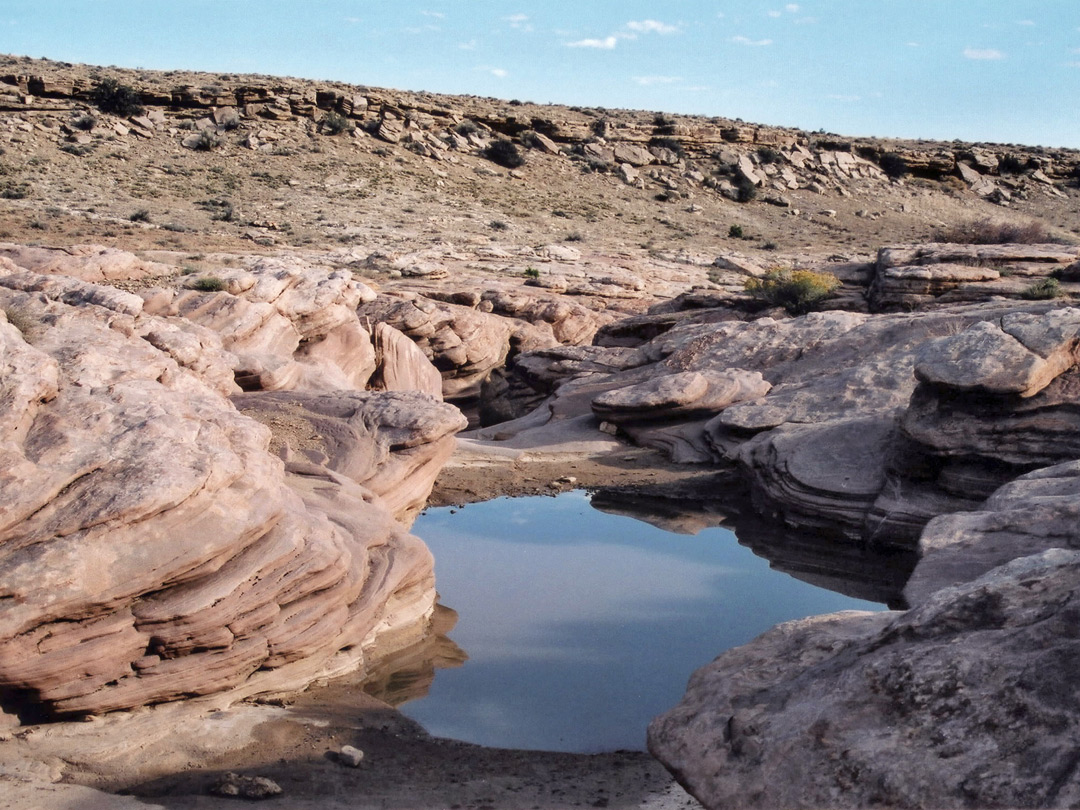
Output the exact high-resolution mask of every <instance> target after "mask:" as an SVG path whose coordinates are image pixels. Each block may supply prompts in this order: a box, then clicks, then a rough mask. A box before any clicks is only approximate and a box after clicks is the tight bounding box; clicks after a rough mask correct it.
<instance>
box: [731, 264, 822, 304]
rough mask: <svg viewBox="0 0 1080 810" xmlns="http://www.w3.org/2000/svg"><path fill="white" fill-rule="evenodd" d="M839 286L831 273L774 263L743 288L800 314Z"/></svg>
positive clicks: (764, 299)
mask: <svg viewBox="0 0 1080 810" xmlns="http://www.w3.org/2000/svg"><path fill="white" fill-rule="evenodd" d="M839 286H840V280H839V279H837V277H836V276H834V275H832V274H831V273H815V272H814V271H813V270H791V269H788V268H785V267H774V268H773V269H771V270H769V271H767V272H766V273H765V275H764V276H762V277H761V278H752V279H748V280H747V282H746V284H745V285H744V288H745V289H746V291H747V292H748V293H750V295H751V296H752V297H753V298H756V299H757V300H759V301H764V302H766V303H768V304H772V305H773V306H778V307H783V308H784V309H786V310H787V311H788V312H790V313H791V314H792V315H802V314H804V313H807V312H810V311H811V310H813V309H815V308H816V306H817V304H818V303H820V302H821V301H822V300H824V299H825V298H827V297H828V296H829V295H830V294H831V293H832V292H833V290H835V289H836V288H837V287H839Z"/></svg>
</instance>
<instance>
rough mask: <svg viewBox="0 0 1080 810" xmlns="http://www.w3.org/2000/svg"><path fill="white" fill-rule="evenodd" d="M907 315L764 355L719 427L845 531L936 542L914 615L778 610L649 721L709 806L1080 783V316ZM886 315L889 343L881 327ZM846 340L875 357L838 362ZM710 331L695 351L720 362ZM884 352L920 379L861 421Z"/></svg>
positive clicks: (1010, 798)
mask: <svg viewBox="0 0 1080 810" xmlns="http://www.w3.org/2000/svg"><path fill="white" fill-rule="evenodd" d="M971 315H978V316H979V317H980V319H979V320H977V321H976V322H974V323H972V324H971V325H970V326H966V327H965V326H964V320H965V318H967V317H970V316H971ZM935 317H944V318H958V320H953V321H951V323H950V322H949V321H947V320H935ZM898 324H899V322H898V321H897V320H896V316H884V317H883V316H875V317H873V318H871V319H869V320H866V321H863V322H861V323H858V324H856V325H854V326H853V327H852V328H850V329H849V330H846V331H844V332H842V333H840V334H839V335H838V336H834V337H831V338H830V339H828V340H825V341H823V342H822V343H820V344H818V345H817V346H814V347H813V348H812V349H811V350H808V351H806V352H805V353H803V354H801V355H799V356H797V357H794V358H792V359H791V360H790V361H788V365H787V366H786V367H785V366H784V365H783V364H778V365H777V366H775V367H773V368H772V369H769V368H766V369H765V370H764V371H763V373H764V375H765V377H766V379H769V378H770V377H772V378H773V379H774V380H775V383H774V386H773V389H772V390H771V391H770V392H769V393H768V394H767V395H765V396H764V397H763V398H762V399H760V400H758V401H755V402H751V403H744V404H735V405H731V406H729V407H728V408H727V409H726V410H724V411H723V412H721V413H720V415H719V416H717V417H716V418H715V420H714V422H713V423H711V428H710V429H712V430H714V431H716V430H717V429H719V431H720V432H718V433H714V434H713V435H714V437H715V444H716V446H718V447H719V446H734V447H735V453H734V457H735V458H737V460H738V461H739V463H740V465H741V466H742V467H743V468H744V469H745V470H746V471H747V472H748V473H749V474H750V476H751V481H752V483H753V484H754V486H755V488H756V490H757V493H758V495H759V496H760V497H762V498H763V503H762V506H763V507H764V508H766V509H772V510H774V511H775V512H776V513H777V516H778V517H781V518H783V519H784V520H785V521H786V522H788V523H790V524H795V525H799V526H802V527H807V528H812V529H819V530H825V531H828V532H831V533H833V535H834V536H835V535H836V534H838V533H839V534H840V535H844V534H846V535H847V536H848V537H849V542H854V543H858V542H860V541H861V542H869V543H871V544H876V545H881V544H882V543H886V542H891V543H896V544H898V545H900V546H904V545H908V546H909V547H910V544H911V543H913V542H915V541H916V539H917V549H918V553H919V557H920V559H919V562H918V564H917V566H916V567H915V570H914V573H913V574H912V576H911V579H910V581H909V582H908V584H907V587H906V588H905V591H904V593H905V597H906V599H907V602H908V604H910V605H911V606H912V607H911V608H910V609H909V610H907V611H906V612H903V613H892V614H836V615H832V616H825V617H816V618H812V619H806V620H803V621H800V622H793V623H789V624H786V625H781V626H779V627H777V628H776V629H774V630H772V631H770V632H768V633H766V634H765V635H763V636H761V637H759V638H758V639H756V640H754V641H753V642H751V643H750V644H748V645H746V646H744V647H741V648H738V649H735V650H731V651H729V652H726V653H724V654H722V655H721V656H720V657H719V658H718V659H717V660H716V661H715V662H713V664H711V665H709V666H707V667H705V668H703V669H702V670H700V671H699V672H698V673H696V674H695V676H694V677H693V678H692V679H691V682H690V685H689V686H688V689H687V693H686V696H685V698H684V700H683V702H682V704H680V706H679V707H677V708H676V709H675V710H673V711H672V712H669V713H668V714H666V715H664V716H663V717H661V718H658V719H657V720H656V721H654V723H653V725H652V726H651V728H650V734H649V744H650V749H651V750H652V751H653V752H654V754H655V755H656V756H658V757H659V758H660V759H661V761H663V762H664V763H665V764H666V765H667V766H668V767H669V769H671V770H672V772H673V773H675V774H676V776H677V777H678V778H679V780H680V781H681V782H682V783H683V784H684V785H685V786H687V787H688V789H689V790H690V791H691V792H692V793H693V794H694V795H695V796H696V797H698V798H699V799H700V800H701V801H702V802H703V803H704V804H705V805H706V806H707V807H726V806H733V805H735V804H738V805H739V806H747V807H763V808H764V807H769V808H772V807H776V808H779V807H813V806H823V805H825V806H830V807H863V806H867V805H871V804H881V805H885V806H894V807H925V806H934V807H942V806H972V807H989V806H1012V807H1035V806H1070V805H1071V804H1072V803H1074V802H1075V801H1077V798H1078V797H1080V771H1078V770H1077V767H1076V761H1075V757H1072V756H1070V755H1066V754H1064V753H1063V751H1064V749H1067V748H1069V744H1068V743H1066V742H1065V740H1066V739H1068V738H1070V737H1071V736H1074V735H1076V734H1077V729H1078V728H1080V693H1078V692H1077V690H1076V688H1075V684H1074V683H1073V680H1074V679H1073V678H1072V675H1071V667H1070V666H1069V665H1068V664H1066V663H1065V662H1067V661H1071V660H1072V658H1074V657H1075V656H1076V655H1077V654H1080V648H1077V643H1076V634H1075V632H1073V631H1072V630H1071V629H1069V628H1070V627H1071V625H1072V624H1073V623H1074V622H1075V618H1076V614H1077V611H1078V610H1080V553H1078V552H1077V549H1078V548H1080V529H1078V524H1077V508H1076V503H1077V495H1078V492H1077V481H1078V480H1080V479H1078V476H1077V471H1078V470H1077V464H1078V463H1080V462H1077V459H1078V458H1080V446H1078V445H1077V444H1076V442H1075V434H1076V432H1077V424H1076V414H1077V410H1078V408H1080V387H1078V384H1077V373H1078V372H1077V369H1078V363H1080V355H1078V353H1077V349H1078V345H1080V318H1078V316H1077V311H1076V310H1075V309H1072V308H1067V307H1064V308H1060V307H1059V308H1055V307H1053V306H1052V305H1040V306H1036V305H1027V307H1026V308H1017V307H1016V306H1013V307H1012V308H1009V309H1004V310H1003V309H1002V308H1001V306H999V308H998V311H997V312H994V311H993V310H992V309H988V308H986V307H977V308H962V309H954V310H952V311H951V313H950V314H948V315H946V314H945V312H944V311H942V312H941V313H940V315H938V314H937V313H935V314H934V315H922V316H919V317H918V318H916V319H915V320H912V321H909V322H908V323H907V325H906V326H905V327H904V329H912V330H914V331H911V332H908V333H907V335H906V337H901V335H903V334H904V333H903V332H897V331H896V330H897V326H898ZM887 325H890V328H891V330H892V331H891V332H889V334H891V335H892V336H893V337H894V338H898V339H897V340H895V342H894V343H893V344H892V348H884V347H883V343H882V342H879V340H878V338H871V337H870V336H871V335H875V334H877V335H878V336H879V337H880V336H881V335H882V334H885V333H884V332H882V333H878V332H877V331H876V330H878V329H881V328H884V327H886V326H887ZM753 326H754V325H752V324H751V325H749V328H748V329H747V332H748V333H749V334H748V335H747V336H745V337H744V339H748V338H749V335H752V334H753V333H754V328H753ZM675 332H676V330H674V329H673V330H672V331H671V332H669V333H668V334H667V335H666V336H665V339H667V340H673V339H674V338H675ZM935 332H936V333H937V334H938V336H937V337H931V336H932V335H934V334H935ZM851 341H858V343H859V345H861V346H862V349H863V355H862V357H861V358H860V360H858V361H855V362H852V361H851V360H847V361H842V362H841V361H840V358H841V357H842V356H843V354H844V353H845V352H851V351H852V350H853V349H854V346H855V343H854V342H851ZM734 342H735V343H736V345H737V344H738V339H736V340H735V341H734ZM703 346H707V343H699V344H698V346H697V347H696V348H697V354H696V356H695V357H694V358H693V364H692V366H691V367H694V368H707V367H709V364H710V358H711V357H712V356H713V352H712V350H710V349H706V350H705V351H701V349H702V348H703ZM845 346H846V348H845ZM894 349H895V353H893V350H894ZM647 350H648V347H647V346H646V347H642V348H640V349H638V351H647ZM684 351H686V350H684ZM716 354H717V356H718V357H719V358H722V360H721V361H720V362H728V361H729V360H730V358H729V357H728V356H727V355H726V354H725V352H724V351H723V350H721V351H719V352H717V353H716ZM677 356H678V352H675V353H673V354H671V355H669V357H668V358H667V359H665V360H664V361H663V365H667V364H670V361H671V359H672V358H674V357H677ZM884 356H888V357H889V358H890V360H891V367H892V370H893V372H894V373H897V374H902V375H903V377H904V379H903V380H900V381H896V380H894V381H893V382H891V383H886V384H884V385H883V386H881V390H880V391H879V392H877V393H875V394H874V395H871V396H867V397H863V396H861V395H857V396H856V397H855V398H854V399H849V400H847V403H848V404H850V405H852V406H853V407H854V408H855V409H856V413H858V414H860V416H854V415H852V416H846V417H845V416H843V415H842V412H841V407H840V406H841V402H843V401H844V400H843V396H844V395H845V394H856V392H858V391H860V387H861V385H863V384H866V383H867V382H868V381H869V380H870V379H872V378H873V377H872V376H869V375H868V372H869V370H870V369H873V368H875V367H876V368H878V369H879V372H884V371H885V369H886V368H887V367H886V366H877V365H876V364H877V362H878V360H879V359H881V358H882V357H884ZM830 366H834V367H835V368H836V369H838V370H839V371H837V372H833V374H830V373H829V371H828V370H827V369H828V368H829V367H830ZM900 370H903V371H900ZM807 373H811V374H813V375H814V377H811V376H805V375H807ZM834 374H838V376H839V379H843V380H844V382H843V384H842V385H840V386H837V385H836V382H837V377H834V376H833V375H834ZM852 375H853V376H852ZM830 377H833V379H830ZM815 378H816V379H815ZM859 381H862V382H859ZM639 385H640V383H639ZM867 387H868V388H869V386H867ZM785 389H786V390H785ZM631 390H632V389H631ZM826 392H831V393H832V394H833V397H832V398H830V397H828V396H826ZM785 394H787V396H784V395H785ZM905 394H906V396H907V397H908V401H907V402H906V403H904V402H903V398H904V395H905ZM774 398H776V399H777V402H776V405H775V406H772V405H771V403H770V400H772V399H774ZM871 403H874V404H871ZM732 429H734V430H732ZM755 429H756V430H757V431H758V432H756V433H755V434H754V435H752V436H751V437H750V438H746V433H747V432H748V431H752V430H755ZM725 430H727V432H726V433H725V432H724V431H725ZM739 431H741V432H742V436H741V437H740V433H739ZM1030 470H1034V471H1033V472H1027V471H1030ZM1025 472H1027V474H1024V473H1025ZM1018 476H1019V477H1018ZM1002 484H1004V485H1003V486H1002ZM999 486H1000V488H998V487H999ZM995 489H996V491H994V490H995ZM991 493H992V494H991ZM986 495H990V497H989V498H988V499H987V500H986V501H985V502H981V499H982V498H983V497H985V496H986ZM949 513H952V514H949ZM935 516H936V517H935ZM931 518H933V519H932V520H931ZM927 521H929V523H928V524H927ZM924 524H926V525H925V528H924ZM920 535H921V537H920ZM840 553H841V556H842V554H843V553H842V552H840ZM898 752H902V755H898Z"/></svg>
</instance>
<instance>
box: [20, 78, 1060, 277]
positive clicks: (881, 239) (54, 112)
mask: <svg viewBox="0 0 1080 810" xmlns="http://www.w3.org/2000/svg"><path fill="white" fill-rule="evenodd" d="M0 73H2V74H3V75H2V76H0V114H2V115H0V145H2V146H3V149H4V154H3V155H2V156H0V172H2V174H0V184H2V193H3V196H4V198H5V199H6V200H7V201H9V202H7V203H5V205H4V206H3V209H2V212H0V216H2V219H0V231H2V232H4V233H6V234H7V236H6V237H5V238H8V239H13V240H22V239H30V240H33V241H35V242H40V243H43V244H64V243H70V242H72V241H83V242H94V243H100V244H106V245H119V246H123V247H125V248H126V249H147V250H156V251H176V252H178V253H188V254H191V253H195V254H199V253H202V254H205V253H208V252H212V251H214V250H239V249H243V250H245V251H252V250H257V249H258V248H260V247H262V248H268V247H277V248H282V247H291V248H302V249H307V250H323V251H325V250H332V249H337V250H341V249H343V248H356V247H361V248H371V249H374V248H376V247H378V248H379V249H381V250H383V251H386V252H394V251H415V250H417V249H418V247H420V246H427V245H435V244H440V243H447V242H449V243H453V244H460V245H473V246H477V245H484V244H486V243H488V242H490V243H492V244H493V245H531V246H536V245H543V244H549V243H560V242H563V243H565V242H571V243H574V244H575V246H577V247H579V248H584V249H585V250H588V251H593V250H600V251H614V252H625V253H627V254H629V255H633V256H640V257H643V258H646V259H647V258H648V257H649V256H654V255H675V254H677V253H679V252H686V253H691V254H693V253H697V252H705V253H710V252H717V251H719V250H721V249H725V250H737V251H740V252H744V253H748V254H766V255H765V256H764V258H765V259H766V260H768V259H769V258H771V257H770V256H769V255H767V254H769V252H770V251H778V252H780V253H788V252H801V251H807V252H811V253H814V254H821V255H829V254H836V253H839V254H843V255H845V256H849V257H853V256H855V255H856V254H861V253H867V252H870V251H874V250H876V249H877V248H878V247H880V246H881V245H885V244H890V243H903V242H921V241H925V240H927V239H928V238H930V237H931V236H932V234H933V233H934V231H935V230H938V229H941V228H943V227H946V226H948V225H949V224H951V223H953V222H955V221H956V220H957V219H959V218H973V217H979V216H990V217H994V218H999V219H1002V220H1007V221H1020V222H1025V221H1026V220H1028V219H1031V218H1035V219H1038V220H1039V221H1040V222H1042V223H1043V224H1044V225H1045V227H1046V228H1047V230H1048V232H1049V233H1050V234H1051V235H1052V236H1054V237H1056V238H1062V239H1066V240H1072V239H1076V238H1077V236H1078V228H1080V225H1078V224H1077V221H1076V219H1075V216H1074V215H1075V213H1076V208H1077V205H1076V198H1077V195H1078V192H1077V190H1076V184H1077V170H1078V166H1080V153H1078V152H1076V151H1071V150H1061V149H1054V150H1050V149H1042V148H1039V147H1030V146H1018V145H1013V144H1009V145H1003V144H967V143H955V142H953V143H936V142H927V141H918V142H912V141H887V140H874V139H861V138H860V139H854V138H846V137H842V136H839V135H833V134H827V133H823V132H818V133H810V132H800V131H797V130H789V129H780V128H775V127H769V126H764V125H758V124H748V123H744V122H742V121H732V120H728V119H725V118H702V117H688V116H677V115H669V114H666V113H664V112H646V111H631V110H609V109H599V108H594V109H587V108H578V107H574V108H567V107H555V106H542V105H537V104H532V103H530V102H528V101H521V100H508V101H500V100H497V99H490V98H476V97H471V96H466V97H461V96H456V97H455V96H438V95H433V94H427V93H412V92H398V91H393V90H384V89H377V88H368V87H355V86H347V85H343V84H339V83H334V82H315V81H304V80H298V79H282V78H275V77H269V76H245V75H211V74H200V73H189V72H181V71H169V72H154V71H134V70H124V69H119V68H99V67H90V66H85V65H70V64H64V63H57V62H50V61H44V60H35V59H29V58H18V57H5V58H3V60H2V63H0ZM107 79H108V80H112V81H113V82H115V83H117V84H118V85H119V86H120V87H121V88H130V89H131V90H132V93H133V95H132V97H131V98H130V99H128V102H129V103H131V104H133V105H136V106H138V107H141V108H142V110H141V114H137V115H131V114H110V113H104V112H102V111H101V110H100V109H99V106H98V105H97V104H95V103H94V100H93V99H94V92H95V88H96V87H98V85H99V83H100V82H101V81H103V80H107ZM114 109H117V110H119V111H120V112H126V113H131V112H136V109H135V107H134V106H133V107H132V109H130V110H124V109H122V108H116V107H114ZM331 114H333V115H331ZM498 138H507V139H510V140H512V141H513V142H514V143H515V144H516V145H517V147H518V151H519V152H520V153H521V155H522V157H523V159H524V163H523V165H521V166H519V167H517V168H513V169H510V168H505V167H504V166H500V165H499V164H498V163H496V162H493V161H492V160H488V159H485V158H484V157H483V156H482V155H483V153H484V150H485V149H486V148H487V147H488V146H489V145H490V144H491V143H492V142H493V140H495V139H498ZM890 175H891V176H890ZM740 199H741V200H744V201H743V202H740V201H739V200H740ZM732 226H737V227H738V228H739V229H741V232H742V234H743V237H742V238H741V239H739V238H733V237H731V236H730V235H729V234H730V232H731V228H732ZM736 233H737V231H736ZM522 269H524V268H522Z"/></svg>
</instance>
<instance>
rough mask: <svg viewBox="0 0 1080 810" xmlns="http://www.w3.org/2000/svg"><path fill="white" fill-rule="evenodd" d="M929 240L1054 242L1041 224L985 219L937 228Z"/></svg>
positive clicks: (1012, 243)
mask: <svg viewBox="0 0 1080 810" xmlns="http://www.w3.org/2000/svg"><path fill="white" fill-rule="evenodd" d="M931 238H932V240H933V241H934V242H953V243H957V244H963V245H1035V244H1042V243H1046V242H1055V241H1057V240H1056V239H1054V238H1053V237H1051V236H1050V233H1049V232H1048V231H1047V230H1046V226H1045V225H1043V224H1042V223H1041V222H1036V221H1035V220H1032V221H1030V222H1027V223H1025V224H1019V223H1016V222H995V221H994V220H992V219H990V218H989V217H983V218H982V219H969V220H966V221H965V222H958V223H956V224H955V225H950V226H948V227H947V228H941V229H939V230H938V231H936V232H935V233H934V235H933V237H931Z"/></svg>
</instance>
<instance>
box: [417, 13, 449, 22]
mask: <svg viewBox="0 0 1080 810" xmlns="http://www.w3.org/2000/svg"><path fill="white" fill-rule="evenodd" d="M420 13H421V14H423V15H424V16H425V17H434V18H435V19H436V20H445V19H446V15H445V14H443V13H442V12H441V11H421V12H420Z"/></svg>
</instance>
